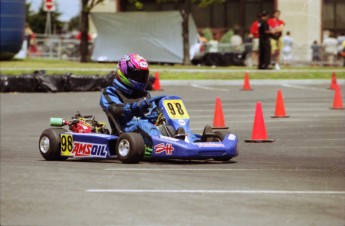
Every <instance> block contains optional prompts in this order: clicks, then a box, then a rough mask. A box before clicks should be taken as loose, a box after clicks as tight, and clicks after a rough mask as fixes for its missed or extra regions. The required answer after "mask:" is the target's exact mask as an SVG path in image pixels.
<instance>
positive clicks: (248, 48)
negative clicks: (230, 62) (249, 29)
mask: <svg viewBox="0 0 345 226" xmlns="http://www.w3.org/2000/svg"><path fill="white" fill-rule="evenodd" d="M252 54H253V35H252V34H248V36H247V37H246V38H245V39H244V55H245V63H246V65H247V66H248V67H251V66H253V61H252V60H253V57H252Z"/></svg>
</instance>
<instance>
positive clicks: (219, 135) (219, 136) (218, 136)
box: [213, 130, 232, 162]
mask: <svg viewBox="0 0 345 226" xmlns="http://www.w3.org/2000/svg"><path fill="white" fill-rule="evenodd" d="M213 133H214V137H213V142H217V141H218V142H221V141H223V140H224V138H225V136H226V135H228V134H229V133H230V131H228V130H225V131H224V130H218V131H214V132H213ZM213 159H214V160H215V161H223V162H226V161H229V160H230V159H232V157H229V156H224V157H215V158H213Z"/></svg>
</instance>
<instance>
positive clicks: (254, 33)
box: [249, 14, 261, 66]
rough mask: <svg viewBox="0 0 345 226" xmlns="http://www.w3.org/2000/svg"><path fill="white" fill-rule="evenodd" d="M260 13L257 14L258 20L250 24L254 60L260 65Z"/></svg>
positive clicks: (254, 63)
mask: <svg viewBox="0 0 345 226" xmlns="http://www.w3.org/2000/svg"><path fill="white" fill-rule="evenodd" d="M260 16H261V15H260V14H258V15H257V16H256V20H255V21H254V22H253V23H252V24H251V25H250V31H249V32H250V34H251V35H252V37H253V49H252V57H253V58H252V60H253V65H254V66H256V65H258V57H259V20H260Z"/></svg>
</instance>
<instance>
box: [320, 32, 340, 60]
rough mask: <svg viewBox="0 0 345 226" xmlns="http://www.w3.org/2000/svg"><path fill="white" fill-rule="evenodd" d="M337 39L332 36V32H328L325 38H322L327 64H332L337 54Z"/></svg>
mask: <svg viewBox="0 0 345 226" xmlns="http://www.w3.org/2000/svg"><path fill="white" fill-rule="evenodd" d="M337 45H338V42H337V39H335V38H334V36H333V34H330V35H329V36H328V37H327V38H325V40H323V43H322V46H323V48H324V51H325V56H326V58H327V61H328V64H334V63H335V59H336V56H337V52H338V50H337V47H338V46H337Z"/></svg>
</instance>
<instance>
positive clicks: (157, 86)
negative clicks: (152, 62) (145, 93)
mask: <svg viewBox="0 0 345 226" xmlns="http://www.w3.org/2000/svg"><path fill="white" fill-rule="evenodd" d="M153 90H155V91H161V90H162V89H161V83H160V81H159V73H158V72H155V82H154V83H153Z"/></svg>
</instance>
